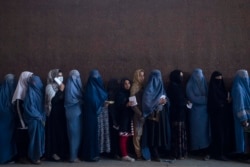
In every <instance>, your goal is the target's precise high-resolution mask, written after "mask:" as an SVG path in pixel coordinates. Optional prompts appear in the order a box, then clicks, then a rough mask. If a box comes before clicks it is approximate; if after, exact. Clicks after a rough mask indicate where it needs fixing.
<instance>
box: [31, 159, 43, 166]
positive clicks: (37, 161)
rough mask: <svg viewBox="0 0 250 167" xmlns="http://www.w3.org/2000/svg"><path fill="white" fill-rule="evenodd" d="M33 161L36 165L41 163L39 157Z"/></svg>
mask: <svg viewBox="0 0 250 167" xmlns="http://www.w3.org/2000/svg"><path fill="white" fill-rule="evenodd" d="M32 163H33V164H35V165H40V164H41V161H40V160H39V159H38V160H35V161H32Z"/></svg>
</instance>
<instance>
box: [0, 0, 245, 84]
mask: <svg viewBox="0 0 250 167" xmlns="http://www.w3.org/2000/svg"><path fill="white" fill-rule="evenodd" d="M249 55H250V1H249V0H202V1H201V0H41V1H34V0H25V1H20V0H11V1H1V2H0V68H1V70H0V76H1V78H3V76H4V75H5V74H7V73H14V74H16V75H17V76H19V74H20V72H22V71H24V70H29V71H33V72H34V73H36V74H38V75H39V76H41V77H42V79H44V80H45V79H46V76H47V73H48V71H49V70H50V69H52V68H61V69H62V70H63V71H64V73H65V75H68V72H69V71H70V70H71V69H74V68H75V69H78V70H79V71H80V73H81V75H82V79H83V80H84V82H86V80H87V76H88V73H89V71H90V70H91V69H93V68H97V69H99V70H100V72H101V74H102V75H103V78H104V80H108V79H109V78H111V77H119V78H120V77H123V76H129V77H132V75H133V72H134V70H135V69H137V68H144V69H145V71H146V76H147V75H148V73H149V72H150V71H151V70H152V69H155V68H157V69H160V70H161V71H162V73H163V76H164V78H165V79H166V78H167V76H168V75H169V73H170V72H171V71H172V70H174V69H176V68H179V69H181V70H183V71H184V72H186V73H191V72H192V70H193V69H194V68H196V67H200V68H202V69H203V70H204V73H205V75H206V77H207V79H208V80H209V77H210V75H211V73H212V72H213V71H214V70H220V71H221V72H222V73H223V74H224V76H225V78H227V79H228V82H230V81H231V79H232V78H233V76H234V75H235V72H236V70H238V69H242V68H244V69H247V70H250V66H249V63H250V61H249V59H250V58H249Z"/></svg>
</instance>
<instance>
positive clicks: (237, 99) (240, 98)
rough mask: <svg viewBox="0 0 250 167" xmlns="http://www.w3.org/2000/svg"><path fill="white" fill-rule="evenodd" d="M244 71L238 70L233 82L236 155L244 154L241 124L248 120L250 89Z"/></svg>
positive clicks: (244, 143)
mask: <svg viewBox="0 0 250 167" xmlns="http://www.w3.org/2000/svg"><path fill="white" fill-rule="evenodd" d="M249 86H250V85H249V75H248V72H247V71H246V70H239V71H237V73H236V76H235V78H234V81H233V86H232V100H233V115H234V128H235V141H236V153H243V152H245V147H246V146H245V145H246V142H245V140H244V129H243V126H242V125H241V123H242V122H243V121H247V120H249V119H250V87H249Z"/></svg>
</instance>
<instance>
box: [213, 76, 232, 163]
mask: <svg viewBox="0 0 250 167" xmlns="http://www.w3.org/2000/svg"><path fill="white" fill-rule="evenodd" d="M217 76H222V74H221V73H220V72H218V71H215V72H213V73H212V75H211V79H210V82H209V89H208V113H209V116H210V122H211V146H210V147H211V149H210V150H211V156H212V157H213V158H216V159H223V158H224V155H225V154H226V147H227V146H228V144H227V141H228V139H229V138H228V136H227V134H228V133H227V127H228V126H229V124H228V123H229V119H228V115H229V114H228V111H227V105H228V103H227V91H226V89H225V85H224V81H223V79H222V78H221V79H216V77H217Z"/></svg>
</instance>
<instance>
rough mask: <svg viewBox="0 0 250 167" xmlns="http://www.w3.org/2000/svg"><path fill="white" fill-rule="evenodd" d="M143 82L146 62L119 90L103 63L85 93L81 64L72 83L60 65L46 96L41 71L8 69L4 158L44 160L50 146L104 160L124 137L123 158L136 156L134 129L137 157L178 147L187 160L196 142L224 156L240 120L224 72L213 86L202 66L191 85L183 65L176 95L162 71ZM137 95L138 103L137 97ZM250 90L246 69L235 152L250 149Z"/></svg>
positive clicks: (239, 85) (237, 97)
mask: <svg viewBox="0 0 250 167" xmlns="http://www.w3.org/2000/svg"><path fill="white" fill-rule="evenodd" d="M143 81H144V71H143V70H142V69H139V70H137V71H136V72H135V74H134V78H133V83H132V82H131V81H130V80H129V79H128V78H124V79H122V80H121V86H120V89H119V91H118V92H117V93H116V95H115V96H113V97H111V96H108V92H106V90H105V89H104V84H103V81H102V78H101V76H100V74H99V72H98V71H97V70H93V71H91V72H90V75H89V78H88V81H87V85H86V88H85V91H84V92H83V86H82V81H81V78H80V73H79V72H78V71H77V70H72V71H71V72H70V74H69V78H68V79H67V83H66V86H65V85H64V84H63V76H62V71H60V70H59V69H54V70H51V71H50V72H49V74H48V79H47V86H46V90H45V101H44V93H43V92H44V90H43V84H42V82H41V80H40V78H39V77H38V76H36V75H34V74H33V73H31V72H28V71H25V72H22V73H21V75H20V77H19V80H18V83H17V84H16V82H15V78H14V76H13V75H11V74H9V75H6V77H5V82H4V83H3V84H2V85H1V89H0V114H1V116H0V118H1V120H0V132H1V137H0V148H1V150H0V163H6V162H8V161H12V160H13V158H15V160H19V161H25V159H26V160H27V159H29V160H30V161H31V162H33V163H36V164H37V163H40V158H41V157H42V156H43V155H44V153H45V152H46V154H45V155H46V158H48V159H51V160H55V161H59V160H65V159H67V160H68V159H69V161H70V162H77V161H79V160H78V157H80V158H81V159H83V160H86V161H98V160H99V155H100V153H102V152H110V151H114V150H113V149H114V147H115V146H114V145H112V143H116V141H118V142H117V143H118V145H119V148H120V152H121V153H120V154H121V156H122V159H123V160H125V161H134V159H133V158H132V157H130V156H128V151H127V147H128V145H127V143H128V142H127V140H128V137H129V136H133V148H134V150H135V154H136V155H135V156H136V159H142V158H144V159H146V160H149V159H154V160H157V161H159V158H160V157H159V153H158V149H159V148H161V149H164V150H169V149H171V152H172V155H173V156H175V157H176V158H179V159H184V158H185V157H186V156H187V151H188V149H189V150H191V151H193V150H201V149H204V148H208V147H209V148H210V149H209V150H208V151H207V154H211V155H212V156H213V157H214V158H216V159H224V155H225V154H226V153H228V152H229V150H228V148H229V145H230V144H232V142H231V141H229V140H228V139H229V138H230V137H228V130H227V129H228V127H230V125H231V124H232V123H231V124H230V121H228V120H229V119H230V118H227V115H230V113H229V112H228V111H229V109H228V108H227V106H228V103H229V102H230V99H229V98H228V96H227V91H226V89H225V86H224V82H223V78H222V74H221V73H219V72H214V73H213V74H212V76H211V79H210V83H209V89H208V88H207V82H206V80H205V77H204V75H203V73H202V70H201V69H195V70H194V72H193V73H192V75H191V77H190V79H189V81H188V83H187V87H186V92H185V89H184V87H183V73H182V72H181V71H180V70H175V71H173V72H171V74H170V84H169V85H168V87H167V89H166V90H167V92H168V96H167V93H166V91H165V88H164V84H163V81H162V76H161V72H160V71H159V70H153V71H152V72H151V73H150V76H149V80H148V82H147V83H146V85H145V86H144V84H143ZM14 90H15V91H14ZM109 95H110V94H109ZM131 96H134V97H135V98H136V103H134V102H135V101H130V100H129V97H131ZM249 97H250V90H249V77H248V73H247V71H246V70H239V71H238V72H237V73H236V76H235V79H234V83H233V87H232V100H233V114H234V115H233V116H234V129H235V143H236V144H235V149H233V151H232V150H230V151H231V152H235V153H243V152H245V150H246V146H245V141H244V127H247V126H248V124H249V123H248V120H249V110H250V98H249ZM107 100H114V101H115V106H116V107H115V109H113V110H114V111H112V109H111V107H112V106H114V105H112V104H113V101H107ZM44 104H46V105H45V107H44ZM109 104H110V106H108V105H109ZM187 105H188V106H189V108H190V109H187V107H186V106H187ZM191 105H192V106H191ZM13 106H14V107H13ZM108 109H109V110H110V111H109V114H110V119H111V125H110V127H111V131H110V132H111V134H109V129H108V128H109V125H108V121H107V120H108V117H109V116H108ZM186 116H187V118H188V119H187V120H188V123H189V124H188V126H186ZM46 118H47V119H46ZM6 129H8V130H6ZM112 129H113V130H114V129H115V130H118V132H119V135H118V136H119V137H118V138H115V137H114V136H113V135H112V133H113V132H115V133H116V131H113V132H112ZM45 131H46V132H45ZM187 132H188V136H189V138H188V139H189V142H187ZM45 134H46V135H45ZM110 137H111V146H112V147H111V148H110ZM45 138H46V140H45ZM45 141H46V143H45ZM45 145H46V146H45ZM45 148H46V151H45ZM115 152H116V151H115ZM116 153H117V152H116Z"/></svg>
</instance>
